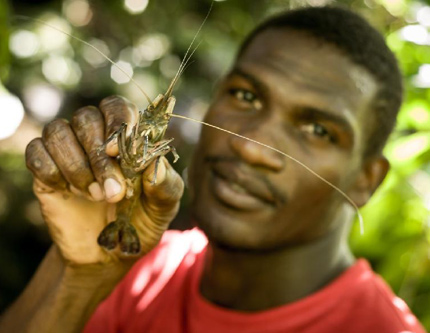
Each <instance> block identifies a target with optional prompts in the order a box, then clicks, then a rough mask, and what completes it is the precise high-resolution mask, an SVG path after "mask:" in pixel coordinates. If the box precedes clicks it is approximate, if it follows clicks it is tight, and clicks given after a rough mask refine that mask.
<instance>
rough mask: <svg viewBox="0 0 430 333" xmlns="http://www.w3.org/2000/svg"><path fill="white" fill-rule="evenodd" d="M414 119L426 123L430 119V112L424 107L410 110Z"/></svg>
mask: <svg viewBox="0 0 430 333" xmlns="http://www.w3.org/2000/svg"><path fill="white" fill-rule="evenodd" d="M409 115H410V117H411V118H412V119H414V120H415V121H416V122H419V123H426V122H428V121H430V113H429V112H428V111H427V110H426V109H425V108H423V107H417V108H414V109H412V110H411V111H410V112H409Z"/></svg>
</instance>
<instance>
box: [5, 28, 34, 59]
mask: <svg viewBox="0 0 430 333" xmlns="http://www.w3.org/2000/svg"><path fill="white" fill-rule="evenodd" d="M39 47H40V43H39V39H38V38H37V35H36V34H35V33H33V32H31V31H27V30H18V31H15V32H14V33H13V34H12V35H11V37H10V41H9V49H10V50H11V52H12V53H13V54H14V55H16V56H17V57H19V58H29V57H32V56H34V55H35V54H36V53H37V51H38V50H39Z"/></svg>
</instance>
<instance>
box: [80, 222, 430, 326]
mask: <svg viewBox="0 0 430 333" xmlns="http://www.w3.org/2000/svg"><path fill="white" fill-rule="evenodd" d="M206 244H207V239H206V237H205V236H204V234H203V233H202V232H201V231H200V230H198V229H193V230H190V231H185V232H179V231H168V232H166V233H165V235H164V236H163V239H162V241H161V242H160V244H159V245H158V246H157V247H156V248H155V249H154V250H152V251H151V252H150V253H149V254H147V255H146V256H145V257H143V258H142V259H141V260H140V261H138V262H137V263H136V265H135V266H134V267H133V268H132V269H131V271H130V272H129V273H128V274H127V275H126V277H125V278H124V279H123V280H122V281H121V283H120V284H119V285H118V286H117V287H116V289H115V290H114V291H113V292H112V294H111V295H110V296H109V297H108V298H107V299H106V300H105V301H104V302H103V303H102V304H101V305H100V306H99V307H98V308H97V310H96V312H95V313H94V315H93V316H92V318H91V319H90V321H89V322H88V323H87V326H86V328H85V330H84V332H86V333H97V332H103V333H109V332H130V333H131V332H133V333H136V332H145V333H148V332H157V333H159V332H161V333H162V332H166V333H179V332H181V333H185V332H187V333H194V332H196V333H212V332H213V333H230V332H231V333H238V332H250V333H251V332H255V333H257V332H258V333H260V332H273V333H274V332H283V333H285V332H292V333H293V332H294V333H305V332H306V333H310V332H315V333H326V332H327V333H334V332H336V333H337V332H342V333H355V332H357V333H373V332H374V333H400V332H402V333H406V332H415V333H422V332H425V331H424V329H423V328H422V326H421V325H420V323H419V322H418V321H417V319H416V318H415V317H414V315H412V314H411V313H410V311H409V309H408V307H407V305H406V304H405V303H404V302H403V301H402V300H401V299H400V298H398V297H396V296H395V295H394V294H393V292H392V291H391V290H390V288H389V287H388V286H387V285H386V283H385V282H384V281H383V280H382V279H381V278H380V277H379V276H377V275H376V274H375V273H373V271H372V270H371V268H370V267H369V264H368V263H367V262H366V261H365V260H363V259H360V260H358V261H357V262H356V264H355V265H353V266H352V267H350V268H349V269H348V270H347V271H345V272H344V273H343V274H341V275H340V276H339V277H338V278H336V279H335V280H334V281H333V282H331V283H330V284H329V285H327V286H326V287H324V288H322V289H321V290H319V291H318V292H316V293H314V294H312V295H310V296H308V297H305V298H303V299H301V300H299V301H296V302H294V303H290V304H286V305H283V306H279V307H275V308H272V309H269V310H266V311H261V312H253V313H246V312H239V311H233V310H229V309H226V308H222V307H219V306H216V305H214V304H212V303H210V302H209V301H207V300H206V299H204V298H203V297H202V296H201V295H200V293H199V290H198V288H199V281H200V275H201V272H202V267H203V260H204V255H205V250H206Z"/></svg>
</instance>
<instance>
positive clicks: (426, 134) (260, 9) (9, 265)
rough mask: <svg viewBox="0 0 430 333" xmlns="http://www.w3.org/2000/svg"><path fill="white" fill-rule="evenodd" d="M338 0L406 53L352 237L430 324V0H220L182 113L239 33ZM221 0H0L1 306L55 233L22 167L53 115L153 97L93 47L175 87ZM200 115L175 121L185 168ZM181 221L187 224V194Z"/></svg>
mask: <svg viewBox="0 0 430 333" xmlns="http://www.w3.org/2000/svg"><path fill="white" fill-rule="evenodd" d="M329 3H330V4H340V5H343V6H347V7H349V8H352V9H354V10H356V11H358V12H359V13H361V14H362V15H363V16H365V17H366V18H367V19H368V20H369V21H370V22H371V23H372V24H373V25H374V26H375V27H376V28H377V29H379V30H380V31H381V32H382V33H383V34H384V36H386V39H387V42H388V44H389V46H390V48H391V49H392V50H393V51H394V52H395V53H396V55H397V57H398V59H399V62H400V65H401V68H402V70H403V73H404V76H405V86H406V90H407V91H406V94H405V103H404V105H403V108H402V110H401V112H400V114H399V117H398V125H397V128H396V130H395V132H394V133H393V135H392V137H391V139H390V142H389V144H388V146H387V148H386V150H385V153H386V155H387V157H388V158H389V160H390V162H391V165H392V169H391V171H390V174H389V175H388V177H387V179H386V180H385V182H384V184H383V186H382V188H381V189H380V190H378V192H377V194H376V195H375V196H374V198H373V199H372V201H371V203H369V204H368V205H367V206H366V207H365V208H364V209H362V214H363V217H364V221H365V234H364V235H360V233H359V229H358V226H357V225H355V226H354V230H353V232H352V235H351V244H352V247H353V250H354V252H355V254H356V255H357V256H364V257H366V258H367V259H368V260H369V261H370V262H371V264H372V266H373V268H374V269H375V270H376V271H377V272H378V273H380V274H381V275H382V276H383V277H384V278H385V279H386V280H387V281H388V283H389V284H390V285H391V287H392V288H393V290H394V291H395V292H396V293H397V294H399V295H400V296H401V297H402V298H403V299H404V300H405V301H406V302H407V303H408V304H409V306H410V307H411V309H412V310H413V312H414V313H415V314H416V315H417V316H418V317H419V319H420V320H421V321H422V323H423V324H424V325H425V327H426V328H427V330H430V260H429V259H430V247H429V241H430V228H429V226H430V214H429V210H430V90H429V87H430V33H429V29H430V1H418V0H365V1H329V0H307V1H304V0H300V1H299V0H290V1H287V0H259V1H239V0H223V1H221V0H218V1H214V2H213V9H212V12H211V13H210V16H209V19H208V20H207V22H206V24H205V25H204V27H203V30H202V32H201V34H200V35H199V36H198V38H197V41H198V43H200V45H199V47H198V49H197V51H196V52H195V54H194V56H193V62H192V64H191V65H190V66H189V67H188V68H187V70H186V72H185V73H184V74H183V76H182V78H181V80H180V82H179V84H178V86H177V88H176V92H175V95H176V97H177V100H178V103H177V106H176V109H175V112H176V113H178V114H182V115H187V116H190V117H193V118H195V119H201V118H202V117H203V114H204V112H205V109H206V107H207V105H208V102H209V100H210V98H211V93H212V91H213V89H214V87H215V85H216V82H217V81H218V80H219V78H220V77H222V75H223V74H225V73H226V71H228V69H229V65H230V64H231V62H232V60H233V58H234V55H235V52H236V50H237V48H238V45H239V43H240V41H241V40H242V39H243V38H244V36H245V35H246V34H247V33H248V32H249V31H250V30H251V29H252V28H253V27H254V26H255V25H256V24H257V23H258V22H260V21H262V20H263V19H264V18H265V17H267V16H268V15H271V14H274V13H276V12H278V11H281V10H285V9H288V8H296V7H301V6H318V5H322V4H329ZM210 5H211V1H210V0H204V1H203V0H176V1H171V0H116V1H102V0H91V1H89V0H63V1H61V0H56V1H53V0H31V1H30V0H28V1H13V2H12V1H6V0H0V312H1V311H2V310H3V309H5V307H7V305H8V304H10V302H11V301H12V300H13V299H14V298H15V297H16V296H17V295H18V294H19V292H20V291H21V290H22V288H23V287H24V285H25V284H26V283H27V281H28V280H29V279H30V277H31V275H32V274H33V272H34V270H35V268H36V267H37V265H38V263H39V262H40V260H41V258H42V257H43V255H44V253H45V252H46V250H47V248H48V247H49V245H50V240H49V236H48V234H47V230H46V228H45V226H44V224H43V220H42V217H41V215H40V211H39V207H38V204H37V201H36V200H35V197H34V196H33V194H32V191H31V175H30V173H29V172H28V171H26V169H25V163H24V151H25V146H26V144H27V143H28V142H29V141H30V140H31V139H32V138H34V137H36V136H40V133H41V129H42V127H43V125H44V124H46V123H47V122H49V121H50V120H52V119H53V118H54V117H64V118H70V115H71V113H72V112H73V111H74V110H76V109H78V108H79V107H81V106H84V105H88V104H93V105H97V104H98V102H99V101H100V100H101V99H102V98H103V97H105V96H108V95H111V94H121V95H124V96H126V97H128V98H129V99H130V100H132V101H133V102H135V103H136V104H138V105H139V106H140V107H141V108H144V107H145V106H146V101H145V98H144V96H143V95H142V94H141V93H140V92H139V89H138V88H137V87H136V86H135V85H134V84H132V83H130V82H129V81H130V80H129V79H128V78H127V77H125V76H124V75H123V74H122V73H121V72H119V71H118V70H116V69H115V68H113V67H112V65H111V64H110V63H109V62H107V61H106V60H105V59H104V58H102V57H101V56H100V55H99V54H97V53H96V52H95V51H94V50H93V49H91V48H90V47H88V46H87V45H85V44H83V43H81V42H78V41H76V40H74V39H72V38H70V37H69V36H67V35H65V34H62V33H59V32H58V31H56V30H54V29H52V28H50V27H47V26H44V25H42V24H40V23H38V22H36V21H34V20H31V19H30V20H29V19H25V18H23V17H20V16H19V15H25V16H28V17H31V18H33V19H40V20H43V21H46V22H48V24H50V25H52V26H55V27H57V28H59V29H61V30H63V31H65V32H67V33H69V34H73V35H74V36H76V37H78V38H81V39H83V40H85V41H87V42H89V43H91V44H93V45H95V46H96V47H98V48H99V49H100V50H101V51H102V52H104V53H105V54H106V55H108V56H109V57H111V58H112V59H113V60H114V61H115V62H117V63H118V64H119V65H120V66H121V67H122V68H123V69H124V70H125V71H126V72H128V73H129V74H130V75H132V76H133V78H134V79H135V80H136V81H138V82H139V85H140V86H141V87H142V88H143V89H144V90H145V91H146V92H147V93H148V94H149V95H150V96H151V97H155V96H156V94H158V92H162V91H164V90H165V89H166V87H167V86H168V84H169V81H170V80H171V78H172V77H173V75H174V74H175V72H176V70H177V69H178V66H179V64H180V61H181V58H182V57H183V55H184V54H185V52H186V50H187V48H188V46H189V44H190V42H191V40H192V39H193V36H194V34H195V33H196V31H197V30H198V28H199V26H200V24H201V22H202V21H203V19H204V17H205V15H206V14H207V12H208V9H209V7H210ZM199 130H200V127H199V126H198V125H196V124H194V123H192V122H189V121H183V120H178V119H174V120H173V121H172V122H171V125H170V127H169V133H168V136H170V137H174V138H175V141H174V144H175V146H176V147H177V150H178V152H179V154H180V156H181V159H180V160H179V161H178V163H177V164H176V165H175V167H176V168H177V170H178V171H179V172H180V173H182V174H184V175H186V168H187V165H188V163H189V160H190V156H191V154H192V151H193V145H194V143H195V142H196V140H197V139H198V134H199ZM182 206H183V207H182V208H183V209H182V210H181V213H180V214H179V216H178V218H177V219H176V220H175V221H174V223H173V227H174V228H179V229H184V228H187V227H189V222H188V214H187V207H188V199H187V194H185V198H184V200H183V201H182Z"/></svg>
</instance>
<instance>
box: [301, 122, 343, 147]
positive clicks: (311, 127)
mask: <svg viewBox="0 0 430 333" xmlns="http://www.w3.org/2000/svg"><path fill="white" fill-rule="evenodd" d="M301 130H302V131H304V132H307V133H309V134H313V135H315V136H318V137H320V138H322V139H324V140H327V141H329V142H333V143H334V142H336V138H335V137H334V136H333V135H332V134H330V132H329V131H328V130H327V128H325V127H324V126H323V125H321V124H318V123H312V124H305V125H302V126H301Z"/></svg>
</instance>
